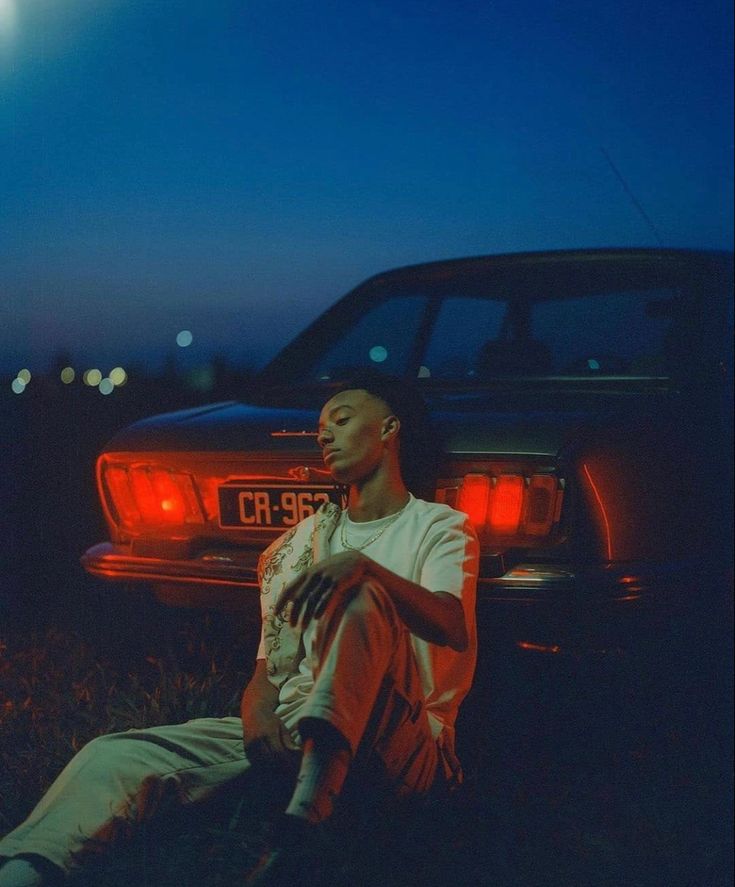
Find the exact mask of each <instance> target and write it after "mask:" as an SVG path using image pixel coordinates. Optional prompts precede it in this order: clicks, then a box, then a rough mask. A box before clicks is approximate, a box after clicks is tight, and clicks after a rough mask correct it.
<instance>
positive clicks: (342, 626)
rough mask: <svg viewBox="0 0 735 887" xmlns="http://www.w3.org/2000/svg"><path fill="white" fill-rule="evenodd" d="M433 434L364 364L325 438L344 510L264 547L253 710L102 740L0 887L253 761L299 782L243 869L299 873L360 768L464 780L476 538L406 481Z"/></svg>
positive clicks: (24, 831) (384, 789) (235, 774)
mask: <svg viewBox="0 0 735 887" xmlns="http://www.w3.org/2000/svg"><path fill="white" fill-rule="evenodd" d="M426 434H428V426H427V425H426V424H425V423H424V419H423V410H422V404H421V402H420V399H419V398H418V396H417V395H416V394H415V393H414V391H413V389H411V388H410V387H408V386H406V385H404V384H403V383H400V382H397V381H393V380H388V379H381V378H380V377H372V376H366V377H365V378H361V379H355V380H353V381H352V382H350V383H348V384H347V385H346V386H345V387H344V388H343V389H342V390H340V391H339V392H338V393H337V394H335V395H333V396H332V397H330V399H329V400H328V401H327V403H326V404H325V405H324V407H323V409H322V411H321V414H320V417H319V429H318V443H319V446H320V447H321V450H322V456H323V459H324V464H325V466H326V467H327V469H328V470H329V472H330V474H331V475H332V477H333V478H334V480H335V481H336V482H338V483H340V484H343V485H345V486H346V487H347V488H348V495H347V507H346V508H345V509H344V510H342V509H340V508H338V507H337V506H335V505H332V504H328V505H325V506H323V507H322V508H321V509H319V511H318V512H317V513H316V514H315V515H313V516H311V517H308V518H306V519H305V520H304V521H302V522H301V523H300V524H298V525H297V526H296V527H294V528H293V529H291V530H289V531H288V532H287V533H285V534H284V535H283V536H282V537H280V538H279V539H277V540H276V541H275V542H274V543H273V544H272V545H271V546H270V547H269V548H268V549H267V550H266V551H265V552H264V553H263V556H262V557H261V560H260V565H259V579H260V585H261V595H262V597H261V603H262V613H263V625H262V632H261V640H260V646H259V649H258V654H257V661H256V667H255V673H254V675H253V677H252V679H251V681H250V682H249V684H248V686H247V687H246V689H245V692H244V693H243V698H242V706H241V718H240V719H238V718H204V719H198V720H195V721H190V722H188V723H186V724H181V725H176V726H168V727H156V728H150V729H147V730H134V731H128V732H126V733H118V734H111V735H108V736H102V737H98V738H97V739H95V740H93V741H92V742H90V743H89V744H88V745H87V746H85V748H84V749H82V750H81V751H80V752H79V753H78V754H77V755H76V756H75V757H74V759H73V760H72V761H71V762H70V763H69V765H67V767H66V768H65V769H64V771H63V772H62V773H61V774H60V776H59V777H58V778H57V780H56V782H55V783H54V784H53V785H52V786H51V788H50V789H49V791H48V792H47V793H46V795H45V796H44V798H43V799H42V800H41V801H40V803H39V804H38V805H37V807H36V809H35V810H34V811H33V812H32V813H31V815H30V816H29V817H28V819H27V820H26V821H25V822H24V823H22V824H21V825H20V826H18V827H17V828H16V829H15V830H14V831H13V832H11V833H10V834H9V835H7V836H6V837H5V838H4V839H3V840H2V841H0V857H10V859H9V861H7V862H6V863H5V865H4V866H2V868H0V887H32V885H36V887H38V885H42V884H45V883H47V873H48V872H49V871H50V870H51V871H57V872H58V870H59V869H60V870H61V871H68V870H69V869H70V868H72V867H73V866H74V865H75V864H80V863H81V862H82V861H83V859H84V855H85V852H87V851H89V850H90V848H92V847H99V845H100V842H104V841H109V840H112V839H113V838H114V837H116V836H117V835H119V834H124V833H125V831H126V830H129V829H130V827H131V824H133V823H134V822H136V821H141V820H143V819H146V818H148V817H149V816H150V815H151V814H152V812H153V810H154V809H155V807H156V806H157V805H158V804H159V803H160V801H161V799H162V798H163V797H175V798H176V799H177V800H179V801H181V802H182V803H186V802H195V801H199V800H204V799H205V798H207V797H210V796H212V794H213V793H214V792H215V791H216V790H217V789H220V788H222V787H223V786H225V785H227V784H231V783H232V781H233V780H235V779H239V778H240V777H242V776H243V774H245V773H246V772H247V771H248V770H249V769H250V768H253V770H255V769H256V768H258V769H260V770H261V771H262V769H263V768H271V769H274V770H280V771H282V772H283V773H285V774H288V773H289V772H291V773H293V774H294V778H295V783H294V787H293V793H292V795H291V799H290V801H289V802H288V805H287V806H286V810H285V813H283V815H282V816H281V818H280V820H279V823H278V828H277V829H276V831H275V838H274V842H273V845H272V846H271V847H270V848H269V850H268V852H266V853H265V854H264V856H263V858H262V859H261V861H260V863H259V864H258V865H257V866H256V868H255V869H254V870H253V871H252V872H251V873H250V875H249V877H248V880H247V883H248V884H251V885H256V884H258V885H265V884H278V883H286V882H288V883H290V884H292V885H295V884H296V883H298V882H299V879H300V877H301V873H302V872H303V871H304V861H303V856H302V854H303V852H304V850H305V848H309V847H310V846H314V845H315V843H316V842H314V841H313V840H312V838H313V833H314V831H315V829H317V827H318V826H319V824H320V823H322V822H324V821H326V820H328V819H329V817H330V816H331V815H332V813H333V810H334V807H335V804H336V801H337V799H338V797H339V795H340V793H341V792H342V789H343V786H344V784H345V781H346V780H347V779H348V775H349V780H350V781H355V782H356V783H357V784H359V785H361V786H362V785H364V787H365V791H372V792H380V793H381V794H385V793H388V794H389V795H390V796H392V797H395V798H403V797H407V796H420V795H425V794H427V793H429V791H430V790H432V789H436V788H437V787H449V786H451V785H453V784H455V783H456V782H457V781H459V780H460V779H461V768H460V765H459V761H458V760H457V757H456V753H455V741H454V724H455V719H456V716H457V711H458V708H459V705H460V703H461V701H462V699H463V697H464V696H465V694H466V693H467V691H468V690H469V687H470V684H471V681H472V676H473V671H474V666H475V657H476V631H475V615H474V606H475V584H476V577H477V567H478V545H477V539H476V537H475V534H474V531H473V530H472V528H471V526H470V524H469V521H468V520H467V518H466V516H465V515H463V514H461V513H459V512H457V511H455V510H454V509H452V508H450V507H448V506H446V505H441V504H437V503H431V502H427V501H424V500H422V499H418V498H415V497H414V496H413V495H412V494H411V493H410V492H409V490H408V488H407V486H406V484H405V482H404V476H405V472H406V470H408V469H410V468H411V467H412V460H413V459H414V458H415V453H414V452H413V448H414V446H415V444H417V443H418V444H420V445H422V446H423V447H424V448H425V447H426V444H427V441H426V439H425V435H426ZM243 740H244V744H243Z"/></svg>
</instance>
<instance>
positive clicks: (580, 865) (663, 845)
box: [0, 589, 731, 887]
mask: <svg viewBox="0 0 735 887" xmlns="http://www.w3.org/2000/svg"><path fill="white" fill-rule="evenodd" d="M82 603H83V606H81V605H80V604H82ZM256 639H257V637H256V628H255V622H254V614H253V613H252V612H248V613H246V614H243V615H241V616H238V617H235V616H233V615H232V614H221V613H215V612H199V611H175V610H170V609H167V608H164V607H161V606H158V605H156V604H153V603H152V602H151V601H149V600H147V599H145V598H142V597H139V596H136V595H132V594H126V593H122V592H120V591H119V590H118V591H117V592H115V593H113V594H112V596H111V592H110V591H109V590H108V589H106V590H105V591H104V592H98V591H90V592H89V593H88V594H87V595H86V597H84V596H82V597H79V598H78V599H77V600H75V601H74V605H73V606H68V607H67V611H66V612H62V610H61V609H60V608H57V611H56V612H48V613H46V614H45V615H44V617H43V619H40V618H39V617H38V616H35V617H31V616H30V615H29V614H28V613H27V612H26V613H25V614H16V615H14V616H9V617H8V618H6V619H5V621H4V624H3V627H2V629H0V833H4V832H6V831H8V830H9V829H11V828H12V827H13V826H15V825H16V824H17V823H18V822H20V821H21V820H22V819H23V818H24V817H25V815H26V814H27V813H28V812H29V810H30V809H31V808H32V806H33V804H34V803H35V801H36V799H37V798H38V797H39V796H40V795H41V794H42V793H43V791H45V789H46V788H47V787H48V786H49V784H50V783H51V781H52V780H53V779H54V778H55V776H56V775H57V774H58V772H59V771H60V770H61V769H62V767H63V766H64V764H65V763H66V762H67V761H68V759H69V758H70V757H71V756H72V755H73V754H74V752H75V751H76V750H78V749H79V748H80V747H81V746H82V745H83V744H84V743H86V742H87V741H89V740H90V739H91V738H93V737H94V736H96V735H99V734H102V733H107V732H112V731H116V730H124V729H128V728H130V727H143V726H151V725H155V724H163V723H173V722H180V721H184V720H187V719H189V718H193V717H200V716H208V715H225V714H235V713H236V712H237V709H238V703H239V696H240V693H241V691H242V687H243V686H244V684H245V682H246V681H247V679H248V677H249V674H250V668H251V664H252V660H253V656H254V652H255V642H256ZM494 669H495V670H493V669H491V670H490V672H491V673H490V675H489V678H488V680H487V683H486V685H485V686H484V688H483V684H482V682H479V683H478V690H477V694H476V698H475V699H474V702H473V703H471V704H470V705H469V707H468V708H467V710H466V717H465V718H464V721H463V730H464V732H465V736H468V735H474V736H476V737H479V738H480V741H476V742H474V743H471V744H468V748H471V753H470V754H468V758H467V759H468V761H469V768H468V769H469V774H468V775H469V779H468V782H467V784H466V786H465V788H464V789H463V790H462V792H461V793H460V794H459V795H458V796H457V797H456V798H455V799H453V800H451V801H450V802H446V803H444V804H442V805H438V806H437V805H434V806H433V807H432V806H431V805H427V806H425V807H424V808H423V809H422V810H420V811H414V812H413V813H412V814H411V815H410V816H403V817H402V818H397V819H394V820H391V821H389V822H386V821H384V822H383V823H380V822H372V823H368V822H366V821H365V820H360V821H358V822H355V821H349V820H348V823H349V825H348V826H347V827H346V830H345V831H343V832H342V833H341V834H338V835H337V836H336V837H334V838H333V840H335V841H337V842H338V843H339V844H340V845H341V846H342V848H343V849H344V847H345V846H346V847H348V848H349V850H350V853H349V854H347V856H346V857H344V860H345V861H344V862H343V863H342V865H341V867H339V868H336V869H332V870H330V872H329V873H327V874H325V875H324V879H323V881H322V882H323V883H325V884H344V885H347V884H349V885H361V884H368V883H379V882H382V883H383V884H384V885H386V887H388V885H398V884H414V883H426V884H435V885H440V884H453V885H457V884H460V885H461V884H467V885H470V884H473V885H482V884H493V885H499V887H513V885H520V884H523V885H530V887H546V885H549V887H550V885H552V884H553V885H562V887H623V885H624V887H685V885H691V887H719V885H723V887H724V885H727V884H729V883H731V881H730V880H729V876H728V869H729V848H730V844H729V833H730V822H731V817H730V813H731V810H730V807H731V777H730V776H729V761H730V752H729V747H727V738H726V734H727V732H728V731H727V730H724V731H723V730H720V729H718V728H717V725H718V723H719V721H718V719H719V718H721V713H720V714H718V713H717V712H713V711H709V716H710V717H709V720H710V722H711V723H709V724H708V722H707V720H708V710H707V708H706V706H705V707H704V709H698V710H697V711H698V713H697V714H696V715H695V716H693V715H692V712H691V711H689V712H688V713H687V714H686V715H685V714H683V713H682V711H680V710H679V709H677V711H679V713H678V715H677V716H673V709H672V708H671V707H670V706H669V707H667V706H663V707H657V708H652V707H651V706H650V702H651V699H652V698H653V696H655V693H656V692H657V691H656V687H655V686H653V687H648V691H650V692H651V693H652V694H653V696H648V697H646V699H645V700H643V701H642V700H641V699H640V698H636V693H639V692H640V691H641V685H642V683H644V682H641V681H640V680H635V677H636V676H635V675H632V674H629V675H622V676H621V675H615V674H612V673H603V672H600V673H598V674H597V675H596V676H595V677H594V679H593V680H590V679H589V676H587V677H586V678H585V680H584V681H581V680H578V679H577V678H578V676H575V675H573V674H567V675H565V676H563V677H561V676H551V675H550V674H548V673H547V671H546V666H545V665H544V666H541V668H540V669H538V670H534V668H533V667H532V668H531V669H530V670H529V669H525V670H524V669H521V670H519V671H517V672H516V673H515V674H514V675H512V676H510V672H508V674H503V673H502V672H501V671H498V670H497V669H498V664H497V663H495V664H494ZM644 702H645V704H644ZM654 711H655V712H657V713H654ZM262 820H263V818H262V815H261V814H259V813H257V812H256V811H255V810H254V809H253V808H252V805H251V803H250V800H247V801H244V800H243V799H242V798H238V797H235V796H233V797H230V798H228V799H224V800H221V801H220V802H219V803H218V804H217V805H210V806H209V808H208V809H206V810H199V811H168V812H167V813H166V815H165V816H161V817H159V818H158V819H157V820H155V821H154V822H153V823H151V824H149V825H148V826H146V827H145V828H143V829H141V830H140V832H139V833H138V834H137V835H136V836H135V837H134V838H133V840H132V842H131V843H128V844H126V845H124V846H123V847H121V848H119V849H118V850H117V851H116V852H115V853H108V854H106V855H105V856H104V857H102V858H101V859H100V860H99V862H96V863H94V864H92V865H90V866H89V867H88V868H87V869H85V870H83V871H81V872H79V873H78V874H77V875H76V876H75V878H74V879H73V881H74V883H75V884H76V885H79V887H92V885H94V887H117V885H123V884H125V885H130V884H135V885H140V887H148V885H151V887H152V885H155V887H173V885H178V887H187V885H192V887H193V885H197V887H214V885H220V884H222V885H224V884H233V883H239V882H240V881H241V880H242V872H243V870H244V869H246V868H247V867H248V866H249V865H250V864H251V863H252V861H253V860H254V859H255V857H256V856H257V853H258V851H259V848H260V846H261V843H262V840H263V836H264V831H263V829H264V826H263V821H262Z"/></svg>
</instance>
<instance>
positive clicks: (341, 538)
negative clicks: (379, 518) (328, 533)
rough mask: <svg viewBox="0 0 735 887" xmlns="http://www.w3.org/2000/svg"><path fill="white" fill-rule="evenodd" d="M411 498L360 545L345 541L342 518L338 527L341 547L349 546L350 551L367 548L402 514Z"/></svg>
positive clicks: (344, 522) (344, 521)
mask: <svg viewBox="0 0 735 887" xmlns="http://www.w3.org/2000/svg"><path fill="white" fill-rule="evenodd" d="M410 502H411V499H410V498H409V500H408V502H406V504H405V505H404V506H403V508H402V509H401V510H400V511H397V512H396V513H395V514H394V515H393V516H392V517H391V519H390V520H389V521H387V522H386V523H384V524H383V526H382V527H381V528H380V529H379V530H378V531H377V533H373V535H372V536H371V537H370V538H369V539H368V540H367V542H363V543H362V545H353V544H352V543H351V542H348V541H347V537H346V536H345V524H346V523H347V521H346V520H343V521H342V522H341V524H340V528H339V541H340V542H341V543H342V548H349V549H351V550H352V551H362V550H363V548H367V547H368V545H372V544H373V542H375V541H376V540H378V539H380V537H381V536H382V535H383V533H385V531H386V530H387V529H388V527H390V526H391V525H392V524H394V523H395V522H396V521H397V520H398V518H399V517H400V516H401V515H402V514H403V512H404V511H405V510H406V509H407V508H408V506H409V504H410ZM346 517H347V512H345V518H346Z"/></svg>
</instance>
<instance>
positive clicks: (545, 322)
mask: <svg viewBox="0 0 735 887" xmlns="http://www.w3.org/2000/svg"><path fill="white" fill-rule="evenodd" d="M676 305H677V301H676V294H675V293H673V292H671V291H668V290H655V291H650V292H643V291H641V292H619V293H615V292H611V293H603V294H598V295H591V296H585V297H582V298H572V299H553V300H549V301H539V302H536V304H535V305H534V310H533V334H534V336H535V337H536V338H538V339H541V340H542V341H543V342H544V343H545V344H546V346H547V348H548V349H549V351H550V353H551V358H552V363H553V366H554V371H555V372H558V373H561V374H567V373H568V374H575V373H583V374H594V373H600V374H605V373H610V374H620V375H638V374H641V375H649V374H650V375H661V374H665V373H666V372H667V371H668V370H669V369H670V367H669V364H670V362H671V355H670V354H669V353H668V351H670V349H671V347H672V345H671V335H672V333H671V328H672V319H673V317H674V316H675V314H676V311H677V308H676Z"/></svg>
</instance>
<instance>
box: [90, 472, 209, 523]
mask: <svg viewBox="0 0 735 887" xmlns="http://www.w3.org/2000/svg"><path fill="white" fill-rule="evenodd" d="M102 477H103V479H104V484H105V487H106V490H107V493H108V496H109V499H110V502H111V505H112V506H113V509H114V512H115V513H116V514H117V517H118V519H119V522H120V523H121V524H122V525H124V526H125V527H127V528H128V529H135V528H138V527H156V526H173V525H180V524H201V523H204V516H203V515H202V510H201V508H200V506H199V501H198V499H197V494H196V490H195V489H194V483H193V481H192V478H191V476H190V475H188V474H185V473H183V472H180V471H172V470H169V469H168V468H161V467H158V466H148V465H136V466H125V465H105V466H104V468H103V474H102Z"/></svg>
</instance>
